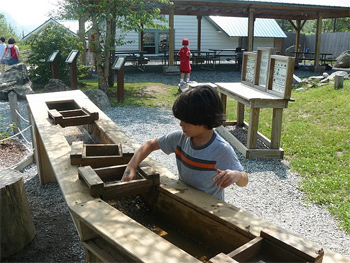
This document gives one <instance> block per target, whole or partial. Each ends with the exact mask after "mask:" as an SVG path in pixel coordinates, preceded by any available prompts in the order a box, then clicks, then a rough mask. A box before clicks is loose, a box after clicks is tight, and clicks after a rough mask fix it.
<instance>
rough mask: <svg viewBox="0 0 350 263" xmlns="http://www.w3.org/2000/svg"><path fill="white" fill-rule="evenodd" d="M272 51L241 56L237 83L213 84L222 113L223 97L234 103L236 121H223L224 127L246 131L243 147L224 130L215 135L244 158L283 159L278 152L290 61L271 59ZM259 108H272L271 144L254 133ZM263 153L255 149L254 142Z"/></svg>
mask: <svg viewBox="0 0 350 263" xmlns="http://www.w3.org/2000/svg"><path fill="white" fill-rule="evenodd" d="M272 54H273V50H272V49H268V48H258V51H257V52H256V53H255V52H245V53H244V54H243V65H242V78H241V82H233V83H231V82H229V83H224V82H221V83H215V84H216V85H217V90H218V91H219V92H220V93H221V99H222V102H223V105H224V111H225V113H226V107H227V97H230V98H233V99H235V100H236V101H237V120H236V121H227V122H226V123H225V126H236V127H242V128H244V129H246V130H247V142H246V144H244V143H243V142H241V141H240V140H238V139H237V138H236V137H234V136H233V135H232V134H231V133H229V132H228V131H227V129H225V128H224V127H219V128H217V131H218V132H219V133H220V134H221V135H222V136H223V137H225V138H226V139H227V140H228V141H230V142H231V144H232V145H233V146H235V147H236V148H237V150H238V151H240V152H241V153H242V154H243V155H244V156H245V157H246V158H283V155H284V151H283V149H281V148H280V139H281V130H282V113H283V109H284V108H287V107H288V102H289V101H290V100H291V99H290V96H291V89H292V81H293V70H294V58H291V57H285V56H277V55H272ZM245 106H248V107H250V114H249V123H246V122H245V121H244V110H245ZM261 108H272V109H273V116H272V127H271V140H270V139H269V138H267V137H265V136H264V135H262V134H261V133H259V132H258V125H259V114H260V109H261ZM258 139H259V140H261V141H262V142H263V143H264V144H265V145H267V147H268V148H267V149H258V148H257V140H258Z"/></svg>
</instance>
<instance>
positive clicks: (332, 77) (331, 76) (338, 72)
mask: <svg viewBox="0 0 350 263" xmlns="http://www.w3.org/2000/svg"><path fill="white" fill-rule="evenodd" d="M335 75H340V76H343V77H344V79H348V78H349V74H348V73H347V72H346V71H342V70H338V71H336V72H333V73H332V74H331V75H330V76H329V78H330V79H332V80H333V79H334V78H335Z"/></svg>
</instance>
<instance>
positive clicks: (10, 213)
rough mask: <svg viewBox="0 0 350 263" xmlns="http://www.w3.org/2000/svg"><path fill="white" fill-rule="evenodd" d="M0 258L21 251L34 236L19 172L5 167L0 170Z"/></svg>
mask: <svg viewBox="0 0 350 263" xmlns="http://www.w3.org/2000/svg"><path fill="white" fill-rule="evenodd" d="M0 197H1V198H0V204H1V216H0V227H1V235H0V237H1V246H0V247H1V259H5V258H8V257H10V256H11V255H13V254H15V253H17V252H19V251H21V250H22V249H23V248H24V247H25V246H27V245H28V244H29V242H30V241H32V239H33V238H34V236H35V228H34V224H33V220H32V217H31V214H30V210H29V205H28V199H27V196H26V192H25V189H24V183H23V176H22V174H21V173H20V172H18V171H16V170H12V169H5V170H2V171H1V172H0Z"/></svg>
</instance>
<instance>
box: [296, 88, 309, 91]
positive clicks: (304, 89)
mask: <svg viewBox="0 0 350 263" xmlns="http://www.w3.org/2000/svg"><path fill="white" fill-rule="evenodd" d="M296 91H307V89H306V88H298V89H296Z"/></svg>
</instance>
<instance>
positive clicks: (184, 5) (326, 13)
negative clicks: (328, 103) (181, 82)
mask: <svg viewBox="0 0 350 263" xmlns="http://www.w3.org/2000/svg"><path fill="white" fill-rule="evenodd" d="M159 7H160V9H161V12H162V13H163V14H169V28H170V30H169V36H172V33H173V32H174V31H173V30H174V24H173V21H174V15H193V16H197V19H198V29H200V28H201V19H202V17H203V16H210V15H217V16H233V17H247V18H248V51H253V42H254V21H255V19H256V18H272V19H284V20H288V21H289V22H290V23H291V25H292V26H293V28H294V29H295V31H296V43H295V46H296V50H295V51H298V50H297V47H298V46H299V42H300V31H301V30H302V28H303V26H304V25H305V22H306V21H307V20H314V19H315V20H317V29H316V39H315V47H316V50H315V53H316V56H315V61H314V66H315V70H317V67H318V65H319V54H320V47H321V31H322V19H326V18H340V17H349V10H350V3H345V2H344V1H333V2H332V3H330V4H327V5H325V4H322V3H316V2H313V3H308V4H305V1H302V0H295V1H287V2H285V3H284V2H281V3H276V2H275V1H258V2H257V1H253V0H252V1H249V0H248V1H247V0H231V1H223V0H204V1H203V0H172V1H171V4H170V5H161V6H159ZM294 20H295V22H294ZM197 39H198V41H197V43H198V44H197V49H198V50H201V46H200V45H201V32H200V30H198V33H197ZM169 49H170V50H173V49H174V39H173V38H172V39H169ZM169 64H170V66H172V65H173V57H172V56H169Z"/></svg>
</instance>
